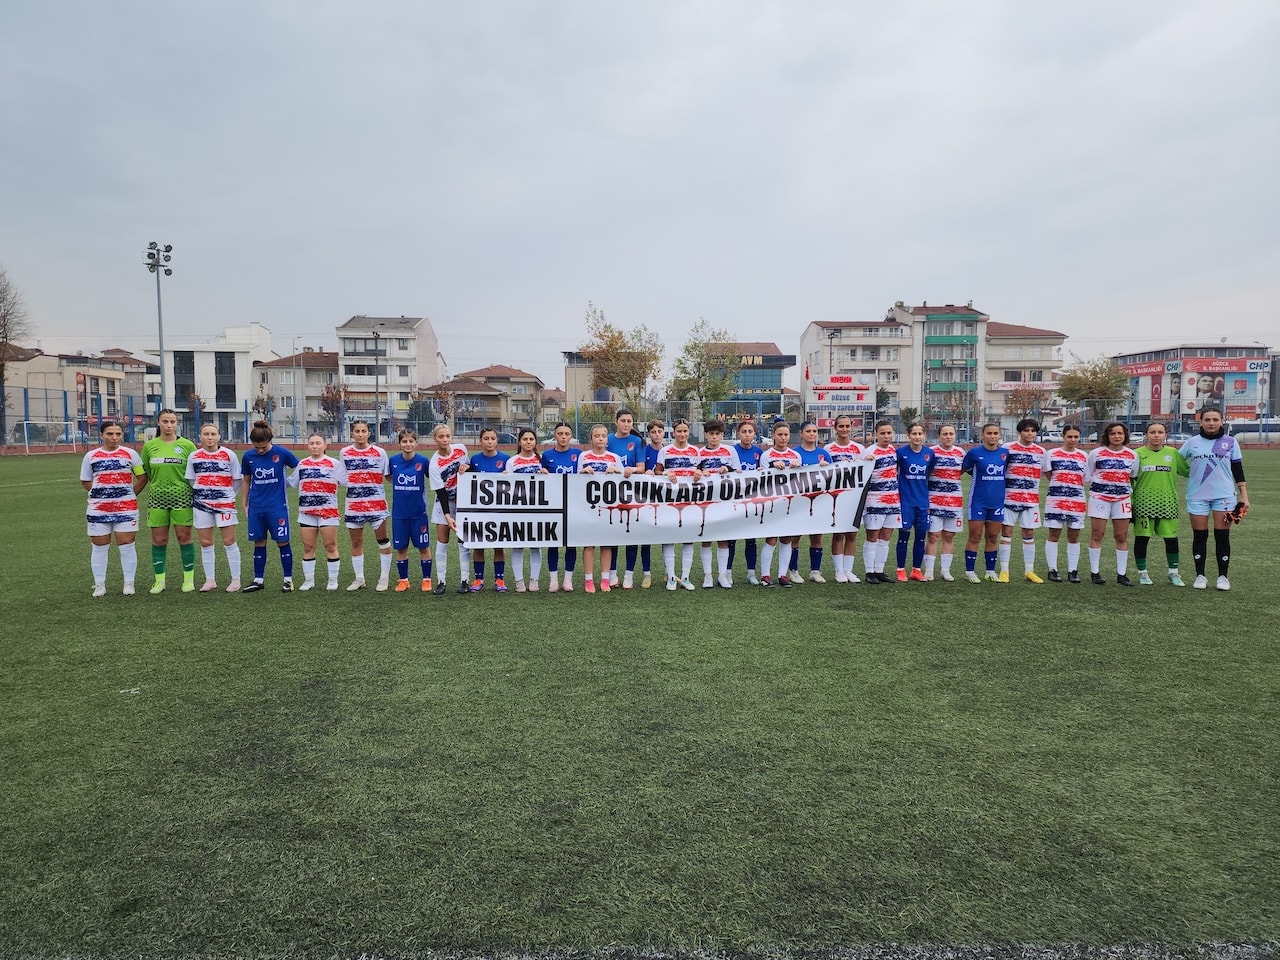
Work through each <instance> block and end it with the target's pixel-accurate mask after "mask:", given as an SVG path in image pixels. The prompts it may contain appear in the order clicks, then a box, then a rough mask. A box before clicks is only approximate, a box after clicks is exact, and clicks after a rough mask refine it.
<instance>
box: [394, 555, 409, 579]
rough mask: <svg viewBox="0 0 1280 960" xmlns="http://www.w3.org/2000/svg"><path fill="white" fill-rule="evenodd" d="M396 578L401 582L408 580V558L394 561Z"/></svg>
mask: <svg viewBox="0 0 1280 960" xmlns="http://www.w3.org/2000/svg"><path fill="white" fill-rule="evenodd" d="M396 576H397V577H399V578H400V579H401V580H408V579H409V558H408V557H406V558H405V559H403V560H397V561H396Z"/></svg>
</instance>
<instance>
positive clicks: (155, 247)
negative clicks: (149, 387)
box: [146, 240, 173, 414]
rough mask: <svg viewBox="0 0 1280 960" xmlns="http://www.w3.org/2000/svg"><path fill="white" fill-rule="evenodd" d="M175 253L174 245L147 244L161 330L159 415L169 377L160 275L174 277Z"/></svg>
mask: <svg viewBox="0 0 1280 960" xmlns="http://www.w3.org/2000/svg"><path fill="white" fill-rule="evenodd" d="M172 252H173V245H172V244H169V243H166V244H165V245H164V246H163V247H162V246H160V244H158V243H156V242H155V241H154V240H152V241H151V242H150V243H149V244H147V261H146V265H147V269H148V270H150V271H151V272H152V273H154V274H155V275H156V324H157V326H159V328H160V402H159V404H157V406H156V413H157V414H158V413H159V412H160V411H161V410H163V409H164V401H165V395H166V394H167V393H168V392H169V390H168V377H166V376H165V373H164V311H163V310H161V308H160V274H161V273H163V274H164V275H165V276H166V277H170V276H173V268H171V267H170V266H169V261H170V260H172V259H173V257H171V256H169V254H171V253H172Z"/></svg>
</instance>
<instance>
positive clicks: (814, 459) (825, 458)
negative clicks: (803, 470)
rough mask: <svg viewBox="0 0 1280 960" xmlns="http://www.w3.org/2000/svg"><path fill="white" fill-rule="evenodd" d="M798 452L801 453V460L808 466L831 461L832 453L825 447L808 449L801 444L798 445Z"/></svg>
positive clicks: (820, 464)
mask: <svg viewBox="0 0 1280 960" xmlns="http://www.w3.org/2000/svg"><path fill="white" fill-rule="evenodd" d="M796 453H798V454H800V462H801V463H802V464H804V465H805V466H806V467H813V466H822V465H824V464H828V463H830V462H831V454H830V453H829V452H827V450H826V449H825V448H823V447H814V448H813V449H812V450H806V449H805V448H804V444H801V445H800V446H798V447H796Z"/></svg>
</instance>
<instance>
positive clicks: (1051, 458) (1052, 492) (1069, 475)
mask: <svg viewBox="0 0 1280 960" xmlns="http://www.w3.org/2000/svg"><path fill="white" fill-rule="evenodd" d="M1088 459H1089V455H1088V454H1087V453H1085V452H1084V451H1083V450H1063V449H1062V448H1061V447H1054V448H1053V449H1052V450H1050V451H1049V452H1048V453H1046V454H1045V455H1044V461H1043V470H1044V472H1045V473H1046V474H1048V476H1049V492H1048V494H1047V495H1046V496H1045V498H1044V518H1045V519H1046V520H1054V521H1057V522H1059V523H1067V522H1068V521H1075V520H1079V519H1080V518H1082V517H1083V516H1084V515H1085V511H1086V508H1087V506H1088V504H1087V502H1086V500H1085V494H1084V470H1085V464H1086V463H1087V461H1088Z"/></svg>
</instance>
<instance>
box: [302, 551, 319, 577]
mask: <svg viewBox="0 0 1280 960" xmlns="http://www.w3.org/2000/svg"><path fill="white" fill-rule="evenodd" d="M315 578H316V558H315V557H312V558H311V559H310V560H308V559H307V558H306V557H303V558H302V579H303V580H305V581H306V582H307V583H311V582H313V581H314V580H315Z"/></svg>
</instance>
